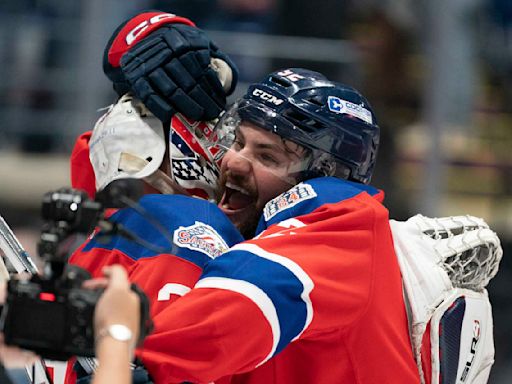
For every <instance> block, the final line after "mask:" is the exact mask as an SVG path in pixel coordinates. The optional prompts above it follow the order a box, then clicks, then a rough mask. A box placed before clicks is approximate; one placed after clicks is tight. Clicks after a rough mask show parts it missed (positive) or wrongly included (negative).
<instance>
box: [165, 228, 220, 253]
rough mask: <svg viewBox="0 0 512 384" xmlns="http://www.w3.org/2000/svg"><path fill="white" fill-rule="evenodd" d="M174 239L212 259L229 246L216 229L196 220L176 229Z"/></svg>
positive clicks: (180, 244) (182, 245) (180, 245)
mask: <svg viewBox="0 0 512 384" xmlns="http://www.w3.org/2000/svg"><path fill="white" fill-rule="evenodd" d="M173 241H174V244H176V245H177V246H178V247H181V248H188V249H190V250H192V251H197V252H201V253H204V254H205V255H206V256H208V257H210V258H212V259H214V258H216V257H217V256H220V255H221V254H222V253H224V252H226V251H227V250H228V248H229V247H228V245H227V244H226V242H225V241H224V240H223V239H222V237H221V236H220V235H219V234H218V233H217V231H215V229H213V228H212V227H210V226H209V225H208V224H205V223H202V222H200V221H196V222H195V223H194V224H193V225H190V226H188V227H179V228H178V229H176V230H175V231H174V237H173Z"/></svg>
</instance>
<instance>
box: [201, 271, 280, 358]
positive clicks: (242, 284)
mask: <svg viewBox="0 0 512 384" xmlns="http://www.w3.org/2000/svg"><path fill="white" fill-rule="evenodd" d="M194 288H217V289H224V290H228V291H232V292H237V293H240V294H241V295H244V296H245V297H247V298H249V299H251V300H252V302H253V303H255V304H256V305H257V306H258V308H260V309H261V311H262V312H263V316H265V318H266V319H267V321H268V322H269V324H270V328H271V330H272V340H273V341H272V349H271V350H270V352H269V353H268V355H267V356H266V358H265V359H264V360H263V361H261V362H260V363H259V364H258V365H261V364H263V363H264V362H266V361H267V360H268V359H270V358H271V357H272V356H274V354H275V352H276V349H277V347H278V343H279V341H280V340H281V329H280V327H279V317H278V315H277V311H276V307H275V306H274V303H273V302H272V300H271V299H270V298H269V297H268V295H267V294H266V293H265V292H264V291H263V290H261V289H260V288H259V287H257V286H256V285H254V284H251V283H249V282H247V281H245V280H236V279H229V278H225V277H205V278H202V279H200V280H199V281H198V282H197V283H196V285H195V286H194Z"/></svg>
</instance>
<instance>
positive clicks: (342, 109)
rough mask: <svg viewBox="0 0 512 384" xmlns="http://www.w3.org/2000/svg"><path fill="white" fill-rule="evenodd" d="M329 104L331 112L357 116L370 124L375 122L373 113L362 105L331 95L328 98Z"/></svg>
mask: <svg viewBox="0 0 512 384" xmlns="http://www.w3.org/2000/svg"><path fill="white" fill-rule="evenodd" d="M327 105H328V107H329V110H330V111H331V112H334V113H340V114H341V113H345V114H347V115H351V116H354V117H357V118H358V119H361V120H363V121H364V122H366V123H368V124H372V123H373V119H372V113H371V112H370V111H369V110H368V109H366V108H365V107H363V106H362V105H359V104H355V103H352V102H350V101H347V100H343V99H340V98H339V97H336V96H329V97H328V98H327Z"/></svg>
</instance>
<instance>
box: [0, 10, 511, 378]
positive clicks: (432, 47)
mask: <svg viewBox="0 0 512 384" xmlns="http://www.w3.org/2000/svg"><path fill="white" fill-rule="evenodd" d="M151 8H154V9H160V10H164V11H169V12H172V13H177V14H179V15H182V16H187V17H189V18H191V19H192V20H194V21H195V22H196V24H197V25H198V26H199V27H201V28H203V29H205V30H207V31H209V32H210V34H211V36H212V37H213V39H214V40H215V41H216V42H217V44H218V45H219V46H221V47H222V49H223V50H224V51H225V52H227V53H228V54H230V55H231V56H232V57H233V59H234V60H235V62H236V63H237V65H238V66H239V69H240V74H241V84H240V86H239V90H238V93H237V94H240V93H242V92H243V91H244V89H245V87H246V85H247V83H249V82H252V81H257V80H259V79H261V78H262V76H263V75H265V74H266V73H268V72H270V71H271V70H274V69H277V68H280V67H284V66H286V67H291V66H303V67H308V68H311V69H314V70H318V71H321V72H323V73H325V74H326V75H327V76H328V77H330V78H331V79H333V80H338V81H341V82H345V83H348V84H350V85H353V86H355V87H356V88H358V89H360V90H361V91H362V93H363V94H364V95H366V96H367V97H368V99H369V100H370V102H371V103H372V105H373V107H374V109H375V111H376V114H377V117H378V118H379V124H380V126H381V127H382V145H381V150H380V153H379V162H378V166H377V170H376V174H375V176H374V179H373V184H374V185H375V186H377V187H380V188H383V189H384V190H385V191H386V195H387V199H386V200H387V206H388V207H389V208H390V213H391V217H393V218H397V219H405V218H407V217H408V216H410V215H412V214H414V213H417V212H419V211H421V212H422V213H424V214H427V215H431V216H441V215H457V214H464V213H469V214H472V215H475V216H480V217H483V218H484V219H485V220H486V221H487V222H488V223H489V224H490V225H491V226H492V228H493V229H494V230H496V231H497V232H498V233H499V235H500V238H501V239H502V242H503V248H504V250H505V255H504V259H503V261H502V263H501V269H500V272H499V273H498V276H497V277H496V278H495V279H494V280H493V281H491V284H490V286H489V292H490V295H491V301H492V303H493V308H494V317H495V343H496V363H495V366H494V368H493V371H492V373H491V378H490V383H493V384H501V383H510V382H511V380H512V327H511V326H510V325H511V324H512V294H511V292H512V279H511V275H512V265H511V261H510V257H511V252H512V1H510V0H385V1H378V0H358V1H354V0H317V1H311V0H175V1H173V0H168V1H164V0H161V1H156V0H153V1H151V0H138V1H134V0H132V1H123V0H74V1H69V0H2V1H0V72H1V74H2V76H1V78H2V81H0V213H1V214H2V215H3V216H4V218H5V219H6V220H7V222H8V223H9V224H10V225H11V227H12V228H13V230H14V232H15V233H16V234H17V235H18V237H19V238H20V240H21V241H22V243H23V245H24V246H25V248H26V249H27V250H28V251H29V252H30V253H31V254H32V255H35V244H36V242H37V238H38V234H39V227H40V225H41V220H40V218H39V207H40V200H41V197H42V195H43V193H44V192H47V191H49V190H52V189H56V188H58V187H61V186H66V185H69V170H68V158H69V154H70V151H71V148H72V146H73V143H74V139H75V137H76V136H77V135H78V134H79V133H81V132H83V131H85V130H88V129H91V128H92V127H93V125H94V122H95V121H96V120H97V118H98V117H99V116H100V115H101V113H102V112H101V108H103V107H105V106H107V105H108V104H110V103H112V102H113V101H114V100H115V94H114V92H113V91H112V89H111V86H110V83H109V81H108V80H107V78H106V77H105V76H104V75H103V72H102V69H101V57H102V52H103V47H104V45H105V43H106V41H107V39H108V37H109V36H110V34H111V33H112V31H113V30H114V28H115V27H116V26H117V25H118V24H119V23H120V22H121V21H123V20H124V19H126V18H127V17H129V16H130V15H131V14H132V13H134V12H136V11H139V10H142V9H151ZM234 97H236V95H235V96H234Z"/></svg>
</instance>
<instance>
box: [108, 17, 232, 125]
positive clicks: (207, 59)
mask: <svg viewBox="0 0 512 384" xmlns="http://www.w3.org/2000/svg"><path fill="white" fill-rule="evenodd" d="M103 69H104V72H105V74H106V75H107V77H109V79H111V80H112V81H113V83H114V89H115V90H116V92H117V93H118V94H119V95H122V94H124V93H125V92H127V91H131V92H132V93H133V94H135V95H136V96H137V97H138V98H139V99H141V100H142V101H143V103H144V104H145V105H146V106H147V107H148V109H149V110H150V111H151V112H152V113H153V114H154V115H155V116H156V117H158V118H159V119H160V120H161V121H164V122H166V121H169V120H170V119H171V117H172V116H173V115H174V113H176V112H179V113H182V114H183V115H185V116H187V117H189V118H191V119H194V120H203V121H204V120H211V119H214V118H216V117H217V116H218V115H219V114H220V112H222V110H223V109H224V108H225V106H226V96H227V95H229V94H230V93H231V92H232V91H233V90H234V88H235V86H236V82H237V77H238V71H237V69H236V66H235V65H234V63H233V62H232V61H231V60H230V59H229V57H227V55H225V54H224V53H223V52H222V51H220V50H219V49H218V48H217V46H216V45H215V44H214V43H213V42H212V41H211V40H210V39H209V38H208V37H207V36H206V33H205V32H204V31H202V30H201V29H199V28H197V27H195V25H194V24H193V23H192V22H191V21H190V20H188V19H185V18H182V17H178V16H175V15H172V14H168V13H162V12H145V13H142V14H140V15H138V16H136V17H134V18H133V19H131V20H129V21H128V22H126V23H125V24H123V25H122V26H120V27H119V28H118V29H117V30H116V31H115V32H114V34H113V36H112V37H111V39H110V41H109V43H108V44H107V47H106V49H105V53H104V59H103Z"/></svg>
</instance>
